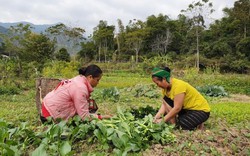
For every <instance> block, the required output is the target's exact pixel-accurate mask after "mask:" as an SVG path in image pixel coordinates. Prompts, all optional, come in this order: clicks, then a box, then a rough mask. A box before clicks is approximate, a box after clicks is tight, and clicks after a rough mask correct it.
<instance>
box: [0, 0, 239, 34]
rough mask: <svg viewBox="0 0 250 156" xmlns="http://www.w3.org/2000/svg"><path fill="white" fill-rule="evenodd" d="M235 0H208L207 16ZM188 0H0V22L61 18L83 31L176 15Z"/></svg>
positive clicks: (55, 20) (218, 13) (216, 15)
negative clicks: (104, 23)
mask: <svg viewBox="0 0 250 156" xmlns="http://www.w3.org/2000/svg"><path fill="white" fill-rule="evenodd" d="M196 1H197V0H196ZM196 1H195V2H196ZM235 1H236V0H210V2H212V3H213V6H214V7H213V8H214V9H215V12H214V13H213V14H212V15H211V17H212V18H213V19H220V18H221V17H223V16H224V15H223V12H222V9H223V8H225V7H229V8H231V7H233V4H234V2H235ZM192 2H194V0H0V22H20V21H26V22H31V23H33V24H55V23H59V22H62V23H64V24H66V25H69V26H71V27H81V28H84V29H85V30H86V34H90V33H92V31H93V28H94V27H96V26H97V25H98V23H99V21H100V20H105V21H107V22H108V25H117V19H121V20H122V22H123V24H124V25H127V24H128V22H129V20H132V19H139V20H142V21H146V18H147V17H148V16H150V15H156V16H157V15H158V14H159V13H162V14H164V15H168V16H169V17H170V18H171V19H176V18H177V15H178V14H180V11H181V10H183V9H187V8H188V5H189V4H191V3H192Z"/></svg>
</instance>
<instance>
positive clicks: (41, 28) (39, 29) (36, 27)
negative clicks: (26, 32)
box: [0, 22, 56, 33]
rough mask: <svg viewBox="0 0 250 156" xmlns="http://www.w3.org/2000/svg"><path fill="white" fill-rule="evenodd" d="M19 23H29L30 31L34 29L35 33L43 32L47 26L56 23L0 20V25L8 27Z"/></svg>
mask: <svg viewBox="0 0 250 156" xmlns="http://www.w3.org/2000/svg"><path fill="white" fill-rule="evenodd" d="M20 23H22V24H24V25H26V24H29V25H30V26H31V27H32V31H34V32H36V33H41V32H44V31H45V30H46V29H47V28H49V27H51V26H54V25H56V24H42V25H36V24H33V23H29V22H14V23H3V22H0V26H2V27H4V28H7V29H8V28H10V27H11V26H17V25H18V24H20Z"/></svg>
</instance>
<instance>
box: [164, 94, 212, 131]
mask: <svg viewBox="0 0 250 156" xmlns="http://www.w3.org/2000/svg"><path fill="white" fill-rule="evenodd" d="M163 99H164V100H165V101H166V103H168V104H169V106H171V107H172V108H173V107H174V102H173V100H171V99H170V98H168V97H166V96H164V98H163ZM209 116H210V112H204V111H201V110H185V109H182V110H181V111H180V112H179V113H178V116H177V118H176V119H177V121H176V127H177V128H181V129H183V130H194V129H196V128H197V126H198V125H200V124H201V123H203V122H205V121H206V120H207V119H208V118H209Z"/></svg>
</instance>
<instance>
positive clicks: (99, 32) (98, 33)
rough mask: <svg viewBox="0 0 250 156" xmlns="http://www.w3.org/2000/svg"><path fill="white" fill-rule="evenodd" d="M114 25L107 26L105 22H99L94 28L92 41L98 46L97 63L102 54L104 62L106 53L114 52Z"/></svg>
mask: <svg viewBox="0 0 250 156" xmlns="http://www.w3.org/2000/svg"><path fill="white" fill-rule="evenodd" d="M114 30H115V26H114V25H108V24H107V21H103V20H101V21H99V24H98V25H97V27H95V28H94V32H93V40H94V41H95V43H96V44H97V46H98V55H99V56H98V57H99V62H100V61H101V54H102V52H103V54H104V62H106V61H107V55H108V51H109V50H110V51H113V50H114Z"/></svg>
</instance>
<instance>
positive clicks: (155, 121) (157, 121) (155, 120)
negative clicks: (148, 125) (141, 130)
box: [153, 118, 162, 123]
mask: <svg viewBox="0 0 250 156" xmlns="http://www.w3.org/2000/svg"><path fill="white" fill-rule="evenodd" d="M153 122H154V123H160V122H162V119H161V118H160V119H154V121H153Z"/></svg>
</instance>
